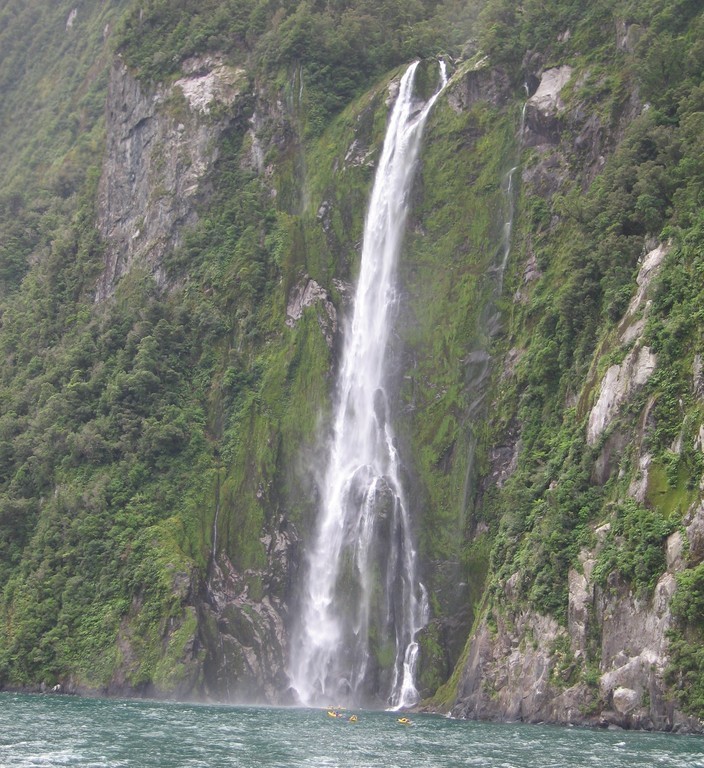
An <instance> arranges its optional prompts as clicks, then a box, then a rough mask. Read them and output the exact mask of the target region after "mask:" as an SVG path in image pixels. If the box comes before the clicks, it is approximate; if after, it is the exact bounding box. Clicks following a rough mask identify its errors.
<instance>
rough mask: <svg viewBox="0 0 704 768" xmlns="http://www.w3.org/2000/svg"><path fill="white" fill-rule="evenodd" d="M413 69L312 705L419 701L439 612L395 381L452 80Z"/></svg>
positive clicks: (332, 524)
mask: <svg viewBox="0 0 704 768" xmlns="http://www.w3.org/2000/svg"><path fill="white" fill-rule="evenodd" d="M417 67H418V62H415V63H413V64H411V66H410V67H409V68H408V70H407V71H406V72H405V74H404V75H403V78H402V79H401V83H400V86H399V91H398V96H397V99H396V102H395V105H394V107H393V109H392V112H391V116H390V118H389V123H388V127H387V132H386V137H385V140H384V145H383V149H382V153H381V158H380V161H379V165H378V169H377V172H376V176H375V179H374V185H373V189H372V193H371V198H370V202H369V207H368V212H367V216H366V221H365V227H364V238H363V246H362V257H361V264H360V273H359V281H358V285H357V290H356V294H355V299H354V311H353V316H352V318H351V321H350V322H349V324H348V325H347V326H346V329H345V337H344V339H345V340H344V348H343V353H342V358H341V366H340V371H339V375H338V381H337V391H336V401H335V409H334V414H333V429H332V434H331V436H330V442H329V446H328V465H327V469H326V471H325V474H324V478H323V481H322V483H321V488H320V508H319V514H318V521H317V522H318V524H317V531H316V535H315V539H314V541H313V542H312V545H311V546H310V549H309V552H308V553H307V562H306V571H305V575H304V580H303V585H302V590H301V611H300V617H299V622H298V626H297V627H296V628H294V631H293V633H292V644H291V658H290V667H289V675H290V680H291V686H292V688H293V689H294V691H295V692H296V694H297V696H298V698H299V700H300V701H301V703H304V704H307V705H315V704H322V705H331V704H332V705H335V704H370V703H372V704H374V703H376V704H382V705H384V706H387V707H390V708H394V709H400V708H402V707H407V706H411V705H412V704H414V703H415V702H416V701H417V700H418V692H417V690H416V685H415V668H416V661H417V657H418V650H419V649H418V643H417V633H418V631H419V630H420V629H421V628H422V627H423V626H424V624H425V623H426V622H427V620H428V600H427V593H426V590H425V588H424V587H423V585H422V583H421V582H420V579H419V574H418V562H417V560H418V558H417V553H416V550H415V546H414V541H413V535H412V530H411V519H410V515H409V506H408V501H407V498H406V493H405V491H404V488H403V483H402V480H401V475H402V463H401V458H400V456H399V453H398V448H397V441H396V438H395V435H394V431H393V426H392V424H391V423H390V413H389V410H390V409H389V402H388V397H387V391H386V389H385V385H386V378H387V371H386V366H385V359H386V357H387V346H388V341H389V336H390V333H391V330H392V324H393V321H394V319H395V317H396V308H397V305H398V298H399V296H398V292H397V289H396V263H397V260H398V256H399V252H400V250H401V246H402V242H403V235H404V230H405V225H406V219H407V214H408V198H409V194H410V189H411V186H412V183H413V176H414V168H415V165H416V159H417V157H418V150H419V147H420V144H421V139H422V135H423V129H424V126H425V122H426V119H427V117H428V114H429V112H430V110H431V109H432V107H433V104H434V103H435V101H436V99H437V97H438V96H439V94H440V92H441V91H442V89H443V88H444V87H445V84H446V82H447V76H446V71H445V66H444V63H442V62H441V63H440V83H439V86H438V90H437V91H436V92H435V94H434V95H433V96H432V97H431V98H430V99H429V100H428V101H426V102H423V101H422V100H419V99H418V98H417V97H416V96H414V93H413V83H414V78H415V74H416V69H417Z"/></svg>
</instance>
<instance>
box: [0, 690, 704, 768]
mask: <svg viewBox="0 0 704 768" xmlns="http://www.w3.org/2000/svg"><path fill="white" fill-rule="evenodd" d="M358 717H359V719H358V721H357V722H356V723H350V722H349V721H348V720H347V719H339V720H337V719H336V720H333V719H331V718H329V717H328V716H327V714H326V712H325V711H324V710H313V709H293V708H292V709H274V708H259V707H251V708H244V707H229V706H204V705H201V706H198V705H190V704H176V703H169V702H151V701H135V700H131V701H120V700H115V699H112V700H105V699H81V698H77V697H72V696H47V695H44V696H40V695H35V696H30V695H24V694H9V693H0V768H39V766H41V767H42V768H59V766H72V768H86V767H87V768H216V767H217V768H227V767H228V766H232V767H233V768H235V767H236V768H255V767H256V768H337V767H338V766H339V767H340V768H342V767H343V766H344V768H377V766H379V768H382V767H383V768H416V766H417V767H418V768H420V766H423V768H455V767H458V766H482V767H483V768H593V766H605V768H606V767H608V768H632V767H633V766H644V768H645V767H647V768H649V767H650V766H658V768H696V766H700V767H701V766H704V742H703V741H702V739H701V737H695V736H673V735H668V734H663V733H643V732H627V733H624V732H622V731H603V730H602V731H594V730H587V729H578V728H559V727H548V726H535V725H520V724H504V725H499V724H489V723H476V722H468V721H461V720H450V719H448V718H445V717H440V716H430V715H426V716H422V715H418V716H416V715H413V716H412V720H413V723H412V725H401V724H400V723H398V715H397V714H394V713H390V712H383V711H377V712H358Z"/></svg>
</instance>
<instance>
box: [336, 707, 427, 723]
mask: <svg viewBox="0 0 704 768" xmlns="http://www.w3.org/2000/svg"><path fill="white" fill-rule="evenodd" d="M341 709H343V708H342V707H337V708H332V707H331V708H330V709H328V710H327V712H328V717H332V718H334V719H335V720H347V722H348V723H356V722H358V721H359V718H358V717H357V715H350V716H349V717H347V715H346V714H344V713H343V712H341V711H340V710H341ZM396 722H397V723H400V724H401V725H413V721H412V720H410V719H409V718H407V717H399V718H397V719H396Z"/></svg>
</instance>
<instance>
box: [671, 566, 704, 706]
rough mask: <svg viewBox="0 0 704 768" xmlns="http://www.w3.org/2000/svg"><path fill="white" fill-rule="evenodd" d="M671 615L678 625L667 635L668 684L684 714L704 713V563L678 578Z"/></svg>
mask: <svg viewBox="0 0 704 768" xmlns="http://www.w3.org/2000/svg"><path fill="white" fill-rule="evenodd" d="M672 613H673V616H675V618H676V619H677V620H678V626H677V628H676V629H674V630H672V631H671V633H670V646H669V649H670V666H669V667H668V669H667V677H668V682H669V683H670V684H671V685H672V687H673V689H674V691H675V695H676V697H677V699H678V701H679V702H680V703H681V704H682V706H683V708H684V709H685V711H687V712H689V713H691V714H693V715H696V716H701V713H702V712H703V711H704V563H699V565H697V566H696V567H695V568H689V569H687V570H686V571H683V572H682V573H679V574H678V575H677V592H676V593H675V596H674V598H673V600H672Z"/></svg>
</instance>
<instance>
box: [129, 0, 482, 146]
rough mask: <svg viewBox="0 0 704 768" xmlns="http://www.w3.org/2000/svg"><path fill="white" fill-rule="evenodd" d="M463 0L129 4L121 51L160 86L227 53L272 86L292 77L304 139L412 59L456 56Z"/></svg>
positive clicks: (468, 13) (467, 18) (472, 8)
mask: <svg viewBox="0 0 704 768" xmlns="http://www.w3.org/2000/svg"><path fill="white" fill-rule="evenodd" d="M478 5H479V3H478V2H466V1H465V2H462V1H461V0H412V1H411V2H408V0H384V2H373V1H371V0H343V1H342V2H334V3H331V2H323V0H304V1H303V2H291V1H290V0H289V1H288V2H272V0H209V1H208V2H206V3H203V2H195V0H181V1H180V2H178V3H173V2H169V1H168V0H153V2H151V3H149V4H148V6H147V7H146V8H145V7H144V6H142V5H140V6H135V8H134V9H133V10H132V12H131V13H129V14H127V15H126V17H125V19H124V21H123V24H122V26H121V28H120V32H119V49H120V51H121V52H122V54H123V55H124V56H125V58H126V60H127V61H128V62H129V63H130V64H131V65H132V66H134V67H135V68H137V70H138V71H139V73H140V74H141V75H142V76H143V77H146V78H150V79H156V80H163V79H165V78H168V77H170V76H172V75H174V74H176V73H178V72H179V71H180V65H181V62H182V61H183V60H184V59H186V58H187V57H189V56H193V55H196V54H201V53H204V52H206V51H215V52H221V53H224V54H227V55H228V56H230V57H231V58H232V59H234V60H235V61H238V62H241V63H245V62H249V63H250V66H255V67H256V68H257V69H258V71H260V72H262V73H263V74H266V76H267V77H269V78H271V77H272V76H276V75H277V73H278V74H279V75H281V73H284V74H283V77H284V78H286V77H287V76H288V75H287V74H286V73H292V72H296V73H297V77H298V78H300V79H301V88H302V92H303V94H304V98H305V106H306V111H305V119H306V122H307V125H308V129H309V131H310V132H312V133H314V134H319V133H320V132H321V131H322V130H323V129H324V127H325V125H326V123H327V121H328V119H329V117H330V116H331V115H332V114H335V113H337V112H339V111H340V110H341V109H342V108H343V107H344V106H345V105H347V104H348V103H349V102H350V100H351V99H352V98H353V97H354V96H356V95H358V94H359V93H361V91H362V90H363V89H364V88H365V87H368V86H369V85H370V84H371V82H372V80H373V79H374V78H375V77H378V76H379V75H380V74H381V73H382V72H385V71H388V70H389V69H391V68H393V67H394V66H397V65H398V64H399V63H401V62H405V61H408V60H410V59H412V58H413V57H418V56H420V57H423V56H432V55H436V54H438V53H451V52H456V51H458V50H459V48H460V47H461V45H462V43H464V40H465V37H466V35H467V34H468V33H469V30H470V29H471V24H472V22H473V20H474V18H475V17H476V14H477V6H478Z"/></svg>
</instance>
